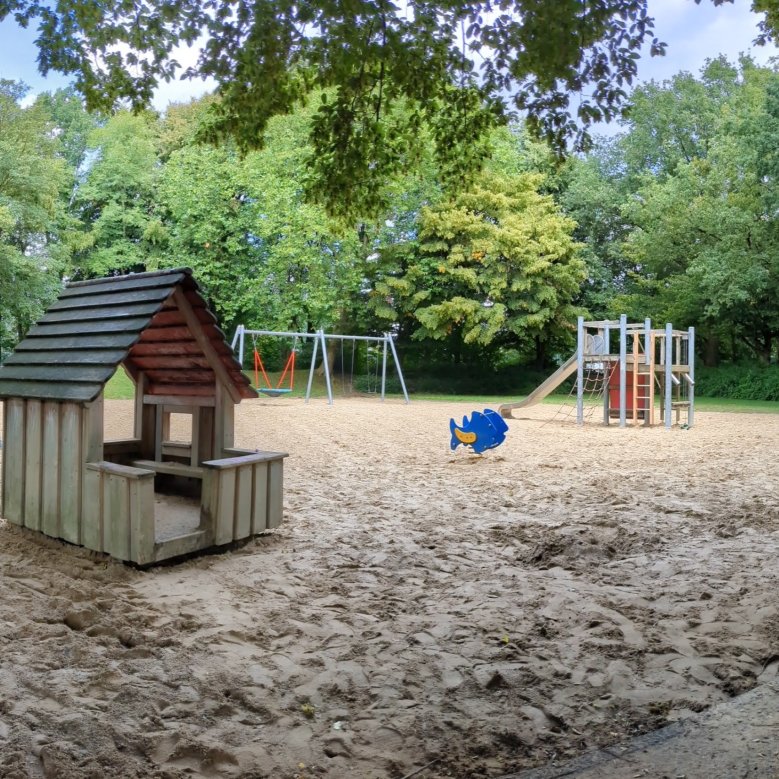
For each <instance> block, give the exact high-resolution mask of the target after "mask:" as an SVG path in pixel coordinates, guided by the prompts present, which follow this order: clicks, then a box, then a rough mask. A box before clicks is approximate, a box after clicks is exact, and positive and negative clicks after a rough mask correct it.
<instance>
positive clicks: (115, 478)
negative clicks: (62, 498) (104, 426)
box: [82, 461, 154, 565]
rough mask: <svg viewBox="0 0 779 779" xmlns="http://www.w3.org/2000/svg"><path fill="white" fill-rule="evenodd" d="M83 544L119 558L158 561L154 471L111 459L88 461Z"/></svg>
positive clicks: (134, 560)
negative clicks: (155, 549) (112, 461)
mask: <svg viewBox="0 0 779 779" xmlns="http://www.w3.org/2000/svg"><path fill="white" fill-rule="evenodd" d="M85 486H86V490H88V492H89V494H90V495H91V499H90V500H89V501H88V502H86V501H85V503H84V516H83V541H82V543H83V545H84V546H86V547H87V548H89V549H94V550H95V551H98V552H106V553H108V554H110V555H111V556H112V557H116V558H117V559H119V560H129V561H131V562H134V563H139V564H140V565H144V564H146V563H150V562H153V561H154V474H153V473H151V472H150V471H145V470H142V469H140V468H132V467H130V466H126V465H117V464H116V463H110V462H105V461H103V462H97V463H87V466H86V472H85Z"/></svg>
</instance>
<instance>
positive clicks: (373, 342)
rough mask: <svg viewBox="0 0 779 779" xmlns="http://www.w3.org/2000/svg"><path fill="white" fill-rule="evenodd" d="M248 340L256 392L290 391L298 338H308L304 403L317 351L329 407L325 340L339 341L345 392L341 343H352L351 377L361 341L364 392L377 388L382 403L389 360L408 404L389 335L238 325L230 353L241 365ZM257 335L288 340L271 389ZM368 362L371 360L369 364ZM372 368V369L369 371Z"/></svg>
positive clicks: (270, 394)
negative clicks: (364, 360) (286, 353)
mask: <svg viewBox="0 0 779 779" xmlns="http://www.w3.org/2000/svg"><path fill="white" fill-rule="evenodd" d="M247 335H248V336H249V337H250V338H251V339H252V349H253V354H254V385H255V387H256V388H257V389H258V391H259V392H262V393H263V394H264V395H267V396H268V397H279V396H281V395H286V394H289V393H290V392H292V389H293V386H294V380H295V359H296V351H297V343H298V339H300V340H306V339H308V338H311V339H313V341H314V349H313V354H312V355H311V367H310V369H309V372H308V385H307V387H306V397H305V400H306V403H308V399H309V398H310V397H311V387H312V386H313V383H314V367H315V365H316V361H317V355H318V353H319V351H320V350H321V354H322V358H323V359H322V365H323V368H324V374H325V385H326V387H327V402H328V404H329V405H331V406H332V405H333V383H332V380H331V376H330V366H329V364H328V361H327V341H328V339H329V340H331V341H332V340H333V339H336V340H339V341H340V342H341V368H342V385H343V387H344V390H345V386H346V379H345V376H344V375H343V369H344V366H345V359H344V344H345V342H346V341H351V342H352V376H354V363H355V353H356V349H357V342H358V341H365V342H367V343H368V355H367V369H368V370H367V375H368V389H369V391H373V392H378V391H379V388H380V389H381V399H382V400H384V396H385V392H386V388H387V362H388V360H389V357H390V356H391V357H392V360H393V362H394V364H395V371H396V373H397V376H398V379H399V380H400V386H401V388H402V390H403V397H404V398H405V401H406V403H408V402H409V399H408V391H407V389H406V382H405V380H404V379H403V371H402V370H401V368H400V360H399V359H398V353H397V351H396V349H395V342H394V341H393V340H392V336H391V335H390V333H382V334H381V335H380V336H379V335H338V334H335V333H325V332H324V331H323V330H317V331H316V332H315V333H294V332H285V331H281V330H247V329H246V328H245V327H244V326H243V325H238V328H237V329H236V331H235V335H234V336H233V341H232V343H231V345H230V346H231V348H232V350H233V351H236V350H237V352H238V361H239V362H240V363H241V365H243V357H244V351H245V347H246V336H247ZM260 336H273V337H279V338H292V339H294V340H293V346H292V351H291V353H290V355H289V357H288V358H287V362H286V364H285V366H284V370H283V371H282V374H281V376H280V378H279V380H278V382H277V384H276V386H275V387H274V386H273V384H272V382H271V381H270V379H269V377H268V374H267V372H266V370H265V365H264V363H263V362H262V357H261V355H260V351H259V349H258V348H257V338H259V337H260ZM371 360H373V361H374V363H373V365H371ZM380 363H381V371H379V364H380ZM371 368H373V370H371ZM260 375H262V377H263V379H264V381H265V385H266V386H265V387H260V386H259V383H260V381H259V379H260ZM287 377H289V386H287V387H284V386H282V385H283V384H284V381H285V379H286V378H287Z"/></svg>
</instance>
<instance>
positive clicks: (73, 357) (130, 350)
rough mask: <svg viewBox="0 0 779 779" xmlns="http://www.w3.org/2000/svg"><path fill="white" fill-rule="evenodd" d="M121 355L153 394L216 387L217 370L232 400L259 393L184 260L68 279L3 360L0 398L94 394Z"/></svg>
mask: <svg viewBox="0 0 779 779" xmlns="http://www.w3.org/2000/svg"><path fill="white" fill-rule="evenodd" d="M177 289H179V290H181V293H182V294H183V296H184V297H185V298H186V304H188V305H186V304H184V308H185V309H188V312H185V311H183V310H182V309H181V308H180V307H179V305H177V303H176V300H175V294H174V293H175V292H176V290H177ZM179 300H181V298H179ZM187 313H189V315H190V319H189V321H188V320H187ZM192 315H194V317H196V319H197V323H199V325H200V332H199V333H194V332H193V330H192V329H191V328H190V326H189V324H190V323H191V322H192V321H193V319H192ZM204 336H205V338H204ZM122 363H124V366H125V368H126V369H127V371H128V372H129V373H130V375H131V376H133V378H136V377H137V376H138V375H139V373H140V372H143V373H144V374H145V376H146V380H147V386H146V388H145V392H147V393H148V394H153V395H154V394H156V395H177V396H180V395H200V396H204V395H213V394H214V386H215V382H216V376H217V375H218V374H219V375H221V376H222V377H225V376H226V377H227V378H228V379H229V384H230V386H228V388H227V389H228V392H229V393H230V395H231V396H232V397H233V399H234V400H235V401H238V400H240V398H254V397H257V395H256V393H255V392H254V390H253V389H252V388H251V385H250V383H249V380H248V379H247V378H246V377H245V376H244V374H243V372H242V371H241V366H240V364H239V363H238V362H237V360H236V359H235V357H234V356H233V353H232V350H231V349H230V346H229V345H228V343H227V342H226V340H225V337H224V333H223V332H222V331H221V330H220V329H219V328H218V326H217V323H216V318H215V317H214V315H213V314H212V313H211V312H210V311H209V310H208V306H207V304H206V302H205V300H204V299H203V297H202V296H201V295H200V293H199V291H198V285H197V283H196V282H195V280H194V279H193V278H192V271H191V270H189V269H188V268H181V269H177V270H168V271H158V272H154V273H137V274H132V275H129V276H113V277H109V278H104V279H95V280H92V281H79V282H74V283H72V284H69V285H68V286H67V287H66V288H65V289H64V290H63V292H62V293H61V294H60V296H59V298H58V299H57V301H56V302H55V303H53V304H52V306H51V307H50V308H49V310H48V311H47V312H46V314H45V315H44V316H43V318H42V319H41V320H40V321H39V322H38V323H37V324H36V325H35V326H34V327H33V328H32V329H31V330H30V332H29V333H27V336H26V338H25V339H24V340H23V341H22V342H21V343H20V344H19V345H18V346H17V347H16V350H15V351H14V353H13V354H12V355H10V356H9V357H8V359H7V360H6V361H5V362H4V363H3V365H2V366H1V367H0V398H9V397H13V398H38V399H41V400H58V401H73V402H80V403H86V402H90V401H92V400H94V399H95V398H96V397H97V396H98V395H99V394H100V391H101V390H102V389H103V386H104V385H105V383H106V382H107V381H108V379H110V378H111V376H112V375H113V373H114V371H115V370H116V368H117V366H119V365H120V364H122ZM217 363H218V364H217Z"/></svg>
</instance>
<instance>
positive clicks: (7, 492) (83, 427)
mask: <svg viewBox="0 0 779 779" xmlns="http://www.w3.org/2000/svg"><path fill="white" fill-rule="evenodd" d="M3 427H4V441H3V447H4V450H3V515H4V516H5V518H6V519H7V520H9V521H10V522H13V523H15V524H17V525H22V526H23V527H26V528H29V529H30V530H37V531H40V532H42V533H45V534H46V535H48V536H52V537H53V538H62V539H64V540H66V541H70V542H71V543H74V544H80V545H82V546H85V547H87V548H88V549H93V550H95V551H97V552H107V553H108V554H110V555H113V556H114V557H117V558H119V559H121V560H130V561H133V562H137V563H145V562H151V561H153V559H154V475H153V474H152V473H149V472H147V471H142V470H139V469H138V468H129V467H125V466H121V465H117V464H114V463H107V462H103V461H102V446H103V406H102V399H98V400H97V401H96V402H94V403H91V404H88V405H85V406H84V405H81V404H79V403H61V402H54V401H45V402H43V401H40V400H29V399H28V400H22V399H18V398H11V399H8V400H6V401H5V402H4V403H3ZM90 460H91V461H92V462H90ZM87 463H88V464H87Z"/></svg>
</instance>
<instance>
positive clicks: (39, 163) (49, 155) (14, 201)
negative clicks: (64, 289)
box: [0, 81, 68, 348]
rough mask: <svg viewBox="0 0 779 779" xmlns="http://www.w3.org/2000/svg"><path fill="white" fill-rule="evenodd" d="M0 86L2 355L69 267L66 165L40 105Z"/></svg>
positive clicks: (9, 85)
mask: <svg viewBox="0 0 779 779" xmlns="http://www.w3.org/2000/svg"><path fill="white" fill-rule="evenodd" d="M26 91H27V90H26V87H24V86H23V85H21V84H17V83H15V82H11V81H0V348H2V347H3V346H5V347H6V348H7V347H8V346H9V345H10V344H12V343H15V342H16V341H17V340H18V339H19V338H21V337H22V336H23V335H24V333H25V332H26V331H27V330H28V328H29V327H30V326H31V325H32V323H33V322H34V321H35V320H36V318H37V317H38V315H39V314H40V313H41V312H42V310H43V308H44V307H45V305H46V303H47V302H48V301H49V299H51V298H52V297H54V296H56V291H57V290H58V289H59V286H60V277H61V274H62V273H63V272H64V270H65V263H66V261H67V242H64V241H59V240H57V239H58V237H60V233H61V228H62V216H63V208H62V198H61V195H62V192H63V190H64V189H65V185H66V182H67V181H68V171H67V165H66V163H65V161H64V159H63V158H62V157H61V156H58V152H59V150H60V147H59V143H58V139H57V138H56V136H55V134H54V133H53V132H52V130H53V126H52V123H51V122H50V117H49V115H48V113H47V112H46V110H45V109H44V107H43V106H42V105H41V104H40V103H35V104H34V105H32V106H30V107H29V108H22V106H21V105H20V101H21V99H22V98H23V97H24V95H25V94H26Z"/></svg>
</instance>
